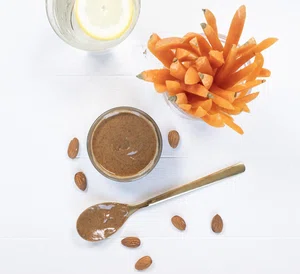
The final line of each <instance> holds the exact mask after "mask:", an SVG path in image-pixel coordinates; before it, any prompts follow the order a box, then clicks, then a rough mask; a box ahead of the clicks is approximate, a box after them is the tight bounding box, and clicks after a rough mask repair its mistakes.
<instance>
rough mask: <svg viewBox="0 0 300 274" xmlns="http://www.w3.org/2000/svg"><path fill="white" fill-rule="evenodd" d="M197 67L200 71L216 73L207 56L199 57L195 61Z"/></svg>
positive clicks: (210, 73)
mask: <svg viewBox="0 0 300 274" xmlns="http://www.w3.org/2000/svg"><path fill="white" fill-rule="evenodd" d="M195 67H196V69H197V70H198V72H201V73H206V74H209V75H213V74H214V72H213V69H212V67H211V65H210V63H209V61H208V58H207V57H206V56H202V57H199V58H198V59H197V60H196V62H195Z"/></svg>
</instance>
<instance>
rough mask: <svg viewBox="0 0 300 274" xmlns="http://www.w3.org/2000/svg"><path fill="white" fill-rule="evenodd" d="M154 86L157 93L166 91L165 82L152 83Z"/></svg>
mask: <svg viewBox="0 0 300 274" xmlns="http://www.w3.org/2000/svg"><path fill="white" fill-rule="evenodd" d="M154 88H155V90H156V91H157V92H158V93H163V92H165V91H167V86H166V85H165V84H159V83H154Z"/></svg>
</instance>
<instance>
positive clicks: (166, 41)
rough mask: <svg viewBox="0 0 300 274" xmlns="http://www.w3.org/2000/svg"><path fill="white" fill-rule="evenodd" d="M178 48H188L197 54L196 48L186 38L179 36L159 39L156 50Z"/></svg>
mask: <svg viewBox="0 0 300 274" xmlns="http://www.w3.org/2000/svg"><path fill="white" fill-rule="evenodd" d="M177 48H181V49H186V50H188V51H191V52H193V53H195V54H197V52H195V51H194V49H193V48H192V47H191V45H190V44H189V43H187V42H186V40H185V39H183V38H179V37H169V38H163V39H161V40H159V41H157V43H156V45H155V50H157V51H165V50H170V49H177Z"/></svg>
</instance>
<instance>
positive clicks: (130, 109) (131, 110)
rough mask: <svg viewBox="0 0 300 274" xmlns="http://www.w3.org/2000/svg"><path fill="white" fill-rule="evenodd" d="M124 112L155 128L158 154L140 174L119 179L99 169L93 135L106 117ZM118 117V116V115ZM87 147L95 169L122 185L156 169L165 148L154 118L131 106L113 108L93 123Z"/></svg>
mask: <svg viewBox="0 0 300 274" xmlns="http://www.w3.org/2000/svg"><path fill="white" fill-rule="evenodd" d="M122 112H127V113H128V112H129V113H133V114H135V113H136V114H139V115H141V116H142V117H143V118H144V119H145V120H147V121H148V122H149V123H150V124H151V125H152V126H153V129H154V131H155V134H156V138H157V152H156V154H155V156H154V158H153V159H152V160H151V161H150V162H149V164H148V165H147V166H146V167H145V168H144V169H143V170H141V173H138V174H136V175H132V176H126V177H117V176H113V175H112V174H109V173H106V172H105V171H104V170H103V169H101V168H100V167H99V164H97V162H96V160H95V159H94V156H93V152H92V137H93V133H94V131H95V129H96V128H97V126H98V125H100V124H101V122H102V121H103V120H104V119H106V116H108V115H110V114H112V113H122ZM116 115H118V114H116ZM109 117H110V116H109ZM86 145H87V151H88V156H89V159H90V161H91V163H92V164H93V166H94V168H95V169H96V170H97V171H98V172H99V173H100V174H102V175H103V176H104V177H106V178H108V179H110V180H113V181H116V182H121V183H126V182H133V181H136V180H139V179H141V178H143V177H145V176H146V175H148V174H149V173H150V172H151V171H152V170H153V169H154V168H155V167H156V165H157V163H158V162H159V160H160V158H161V154H162V148H163V140H162V135H161V131H160V129H159V127H158V125H157V123H156V122H155V121H154V120H153V118H152V117H151V116H150V115H149V114H147V113H146V112H144V111H142V110H140V109H138V108H134V107H129V106H120V107H115V108H111V109H109V110H107V111H105V112H104V113H102V114H101V115H100V116H99V117H98V118H97V119H96V120H95V121H94V122H93V124H92V125H91V127H90V129H89V132H88V136H87V144H86Z"/></svg>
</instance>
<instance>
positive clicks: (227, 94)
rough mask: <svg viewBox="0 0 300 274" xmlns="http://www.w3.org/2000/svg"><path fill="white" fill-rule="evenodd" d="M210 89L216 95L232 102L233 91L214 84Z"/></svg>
mask: <svg viewBox="0 0 300 274" xmlns="http://www.w3.org/2000/svg"><path fill="white" fill-rule="evenodd" d="M210 90H211V91H212V92H213V93H215V94H217V95H218V96H220V97H222V98H224V99H226V100H227V101H228V102H229V103H232V102H233V101H234V99H235V92H233V91H230V90H224V89H221V88H219V87H218V86H217V85H216V84H213V85H212V87H211V88H210Z"/></svg>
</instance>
